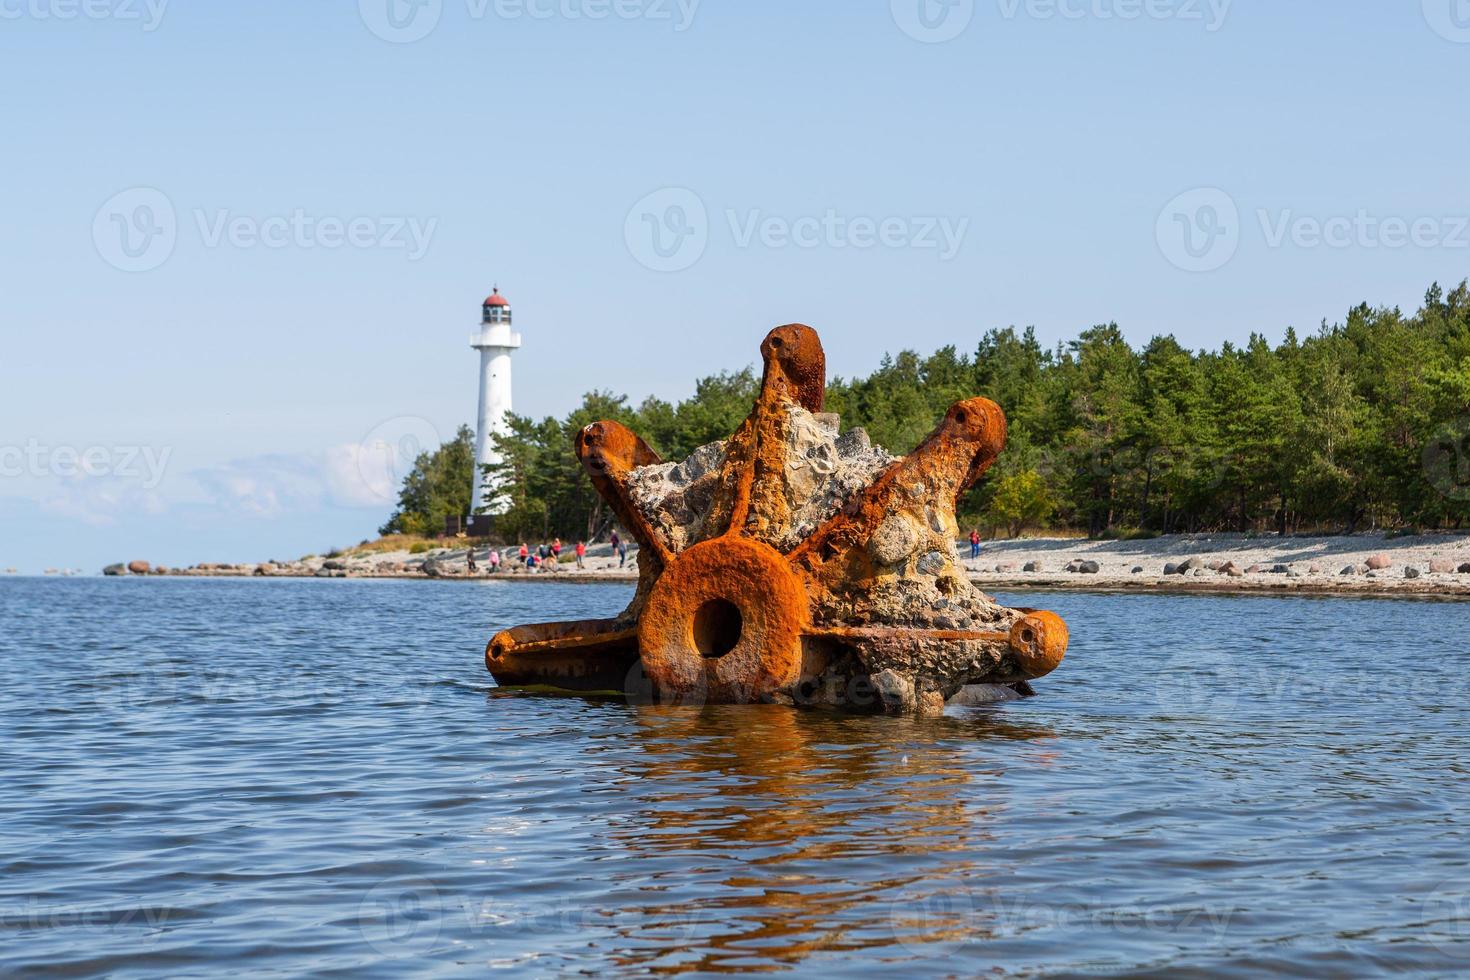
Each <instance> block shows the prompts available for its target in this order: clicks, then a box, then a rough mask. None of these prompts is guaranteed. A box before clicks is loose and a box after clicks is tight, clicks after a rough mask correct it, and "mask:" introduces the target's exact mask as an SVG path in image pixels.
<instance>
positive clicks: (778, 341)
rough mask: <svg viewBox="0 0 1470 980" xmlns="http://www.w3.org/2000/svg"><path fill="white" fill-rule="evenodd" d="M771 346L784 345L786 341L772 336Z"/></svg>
mask: <svg viewBox="0 0 1470 980" xmlns="http://www.w3.org/2000/svg"><path fill="white" fill-rule="evenodd" d="M771 346H772V347H784V346H786V341H784V340H782V339H781V338H780V337H772V338H771Z"/></svg>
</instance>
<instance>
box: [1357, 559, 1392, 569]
mask: <svg viewBox="0 0 1470 980" xmlns="http://www.w3.org/2000/svg"><path fill="white" fill-rule="evenodd" d="M1363 564H1365V565H1367V566H1368V567H1369V568H1371V569H1373V570H1374V571H1375V572H1379V571H1382V570H1383V569H1385V568H1390V567H1392V565H1393V561H1392V559H1390V558H1389V557H1388V556H1387V555H1374V556H1373V557H1371V558H1369V559H1368V560H1367V561H1366V562H1364V563H1363Z"/></svg>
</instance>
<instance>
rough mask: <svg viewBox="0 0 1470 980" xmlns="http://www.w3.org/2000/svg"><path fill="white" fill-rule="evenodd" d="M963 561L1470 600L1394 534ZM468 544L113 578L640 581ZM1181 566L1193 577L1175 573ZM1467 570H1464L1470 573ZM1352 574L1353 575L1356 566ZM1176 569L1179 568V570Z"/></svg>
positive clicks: (1082, 576) (1027, 572) (1179, 538)
mask: <svg viewBox="0 0 1470 980" xmlns="http://www.w3.org/2000/svg"><path fill="white" fill-rule="evenodd" d="M956 548H957V551H958V553H959V555H960V559H961V564H962V565H963V567H964V568H965V570H966V572H967V573H968V574H969V578H970V580H971V581H973V582H974V583H975V584H976V585H978V586H979V587H980V588H982V589H984V590H986V591H995V590H1011V589H1023V590H1031V589H1036V590H1057V591H1074V592H1075V591H1084V592H1120V593H1144V592H1152V593H1172V594H1214V595H1262V594H1264V595H1308V596H1310V595H1346V596H1364V597H1369V596H1372V597H1412V598H1423V597H1437V598H1447V599H1465V598H1470V533H1440V534H1426V535H1403V536H1396V537H1390V536H1387V535H1384V534H1374V533H1369V534H1359V535H1337V536H1322V537H1286V538H1279V537H1276V536H1274V535H1271V536H1262V537H1258V536H1251V535H1244V534H1210V535H1165V536H1162V537H1157V538H1147V539H1140V540H1135V541H1092V540H1086V539H1077V538H1019V539H1015V540H1006V541H990V542H984V543H983V545H982V550H981V554H980V557H979V558H978V559H971V558H970V557H969V554H970V552H969V543H968V542H958V543H957V544H956ZM466 555H467V550H466V548H465V547H463V546H461V547H445V548H436V549H432V550H429V551H427V552H424V553H422V554H418V555H415V554H412V553H410V552H408V551H386V552H371V551H364V550H358V551H349V552H347V553H345V554H342V555H338V556H335V557H330V558H323V557H317V556H313V557H309V558H305V559H302V560H300V561H296V562H282V563H274V562H265V563H246V564H215V563H205V564H201V565H196V566H193V567H190V568H186V569H164V570H160V569H156V568H153V567H152V566H148V565H147V564H146V563H144V562H133V563H130V564H131V566H132V568H133V569H134V571H133V572H129V571H128V567H129V566H128V565H115V566H109V569H108V574H113V575H129V576H131V577H140V572H139V571H137V570H140V569H141V570H143V571H142V572H141V575H147V576H149V577H155V576H158V575H166V576H168V577H188V578H242V577H262V578H393V579H423V580H431V579H432V580H447V581H503V582H560V583H564V584H568V585H589V584H629V583H633V582H636V581H637V578H638V570H637V549H636V548H634V549H632V550H630V551H629V554H628V562H627V565H626V567H623V568H620V567H619V566H618V560H617V558H616V556H614V555H613V554H612V553H611V549H610V548H609V547H608V546H607V545H600V546H596V547H594V548H592V549H590V550H589V553H588V555H587V557H586V559H585V564H586V567H585V568H582V569H579V568H577V567H576V565H575V564H574V562H575V559H572V558H570V557H568V556H567V553H566V552H565V551H564V552H563V557H562V560H561V562H560V563H559V564H558V565H557V566H556V567H557V568H558V569H560V570H558V571H536V572H530V571H526V570H525V569H524V568H523V567H522V566H520V565H519V564H515V565H513V566H512V569H513V570H510V571H500V572H497V573H495V574H490V573H489V572H488V571H487V570H486V569H487V567H488V566H487V562H486V561H485V560H484V557H483V555H484V552H483V551H482V550H481V549H478V548H477V549H476V555H477V561H478V568H477V571H476V573H474V574H471V573H470V572H469V570H468V566H467V563H466V560H465V559H466ZM1173 566H1182V567H1183V571H1182V573H1176V574H1167V575H1166V574H1164V573H1165V570H1166V568H1170V567H1173ZM1461 569H1464V571H1461ZM1349 570H1350V571H1349ZM1176 572H1177V569H1176Z"/></svg>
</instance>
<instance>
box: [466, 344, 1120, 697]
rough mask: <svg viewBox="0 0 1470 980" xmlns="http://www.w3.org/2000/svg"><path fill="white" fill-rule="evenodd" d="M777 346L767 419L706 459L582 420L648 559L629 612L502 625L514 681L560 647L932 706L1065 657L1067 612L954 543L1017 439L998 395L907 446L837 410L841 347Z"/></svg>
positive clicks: (661, 671) (770, 686) (504, 667)
mask: <svg viewBox="0 0 1470 980" xmlns="http://www.w3.org/2000/svg"><path fill="white" fill-rule="evenodd" d="M761 352H762V357H763V358H764V360H765V371H764V374H763V380H762V389H761V394H760V396H759V398H758V400H757V402H756V405H755V407H754V408H753V410H752V412H751V415H750V417H749V418H748V419H747V420H746V422H745V423H744V424H742V425H741V426H739V427H738V428H737V429H736V430H735V432H734V434H733V435H732V436H731V438H729V439H728V440H725V441H723V442H721V443H712V444H710V445H709V446H707V447H702V448H701V449H700V450H698V451H696V453H695V454H694V456H692V457H691V458H690V459H688V460H684V461H679V462H668V461H661V460H659V458H658V455H657V453H656V452H654V451H653V450H652V449H651V448H649V447H648V445H647V444H646V443H644V442H643V441H642V440H641V439H639V438H638V437H637V435H636V434H634V433H632V432H631V431H629V430H627V429H626V428H625V427H622V426H619V425H617V424H616V423H612V422H598V423H593V424H592V425H589V426H587V427H586V428H584V429H583V430H582V431H581V433H579V435H578V438H577V447H576V448H577V454H578V456H579V458H580V459H581V460H582V462H583V464H584V466H586V468H587V471H588V474H589V476H590V477H591V479H592V481H593V484H594V486H595V487H596V489H597V492H598V493H599V494H600V495H601V496H602V497H603V498H604V499H605V500H607V501H608V503H609V505H610V508H611V510H612V512H613V513H614V514H615V515H616V516H617V518H618V520H619V522H620V524H621V525H622V526H623V527H624V528H625V529H626V531H627V532H628V534H629V536H631V537H633V538H635V539H636V540H637V541H638V543H639V545H640V551H639V553H640V555H641V556H644V557H645V558H647V559H648V560H647V561H640V562H639V569H640V581H639V586H638V590H637V592H636V594H635V597H634V600H633V602H632V603H631V604H630V605H629V607H628V608H627V609H626V610H624V612H623V613H622V614H620V615H619V616H617V617H615V618H613V619H610V620H606V621H595V622H578V623H562V624H554V623H553V624H545V625H542V626H527V627H520V628H517V629H515V630H509V631H506V632H504V633H502V634H500V635H497V636H496V637H495V638H494V640H493V641H492V643H491V645H490V649H489V650H488V651H487V660H486V662H487V666H489V667H490V669H491V673H493V674H495V676H496V678H497V680H499V681H501V682H502V683H506V684H515V683H519V682H526V681H528V680H529V681H530V682H534V681H536V680H537V679H544V675H542V674H539V673H538V670H540V669H541V668H540V667H539V666H538V665H539V664H540V663H541V662H542V661H543V659H544V660H545V661H546V662H547V663H548V668H547V669H550V663H551V662H553V660H552V658H551V656H550V655H551V654H553V653H554V654H555V656H556V657H559V658H563V659H562V660H557V661H554V662H557V663H565V658H566V657H582V656H587V657H593V656H594V655H596V654H598V653H599V651H601V652H602V653H604V654H610V655H611V656H612V659H613V660H614V661H617V660H618V658H626V657H630V656H633V657H636V658H637V664H638V665H639V666H640V667H641V668H642V671H643V675H644V676H646V677H647V678H648V680H649V682H650V683H651V684H652V685H653V686H654V688H655V689H656V690H658V691H662V692H666V693H669V694H670V696H672V697H673V698H675V699H681V698H692V697H696V696H697V697H699V698H701V699H702V702H701V703H731V702H734V703H748V702H751V701H762V700H764V701H768V702H773V703H783V704H784V703H787V699H788V698H789V699H790V700H791V702H792V703H796V704H805V703H809V702H810V701H811V699H812V698H819V699H827V700H825V701H823V702H821V703H831V704H835V705H842V706H846V707H851V708H854V709H859V710H874V709H881V710H885V711H893V712H904V713H910V712H912V713H920V714H933V713H937V712H938V711H941V710H943V705H944V701H945V698H946V696H947V695H951V694H953V693H954V692H956V691H958V690H959V689H960V688H962V687H964V686H965V685H966V684H971V683H1005V684H1013V683H1019V682H1022V681H1025V680H1027V679H1034V678H1037V677H1041V676H1045V674H1047V673H1049V672H1050V671H1051V670H1053V669H1055V668H1056V666H1057V665H1058V664H1059V663H1060V661H1061V659H1062V656H1063V654H1064V652H1065V649H1066V643H1067V633H1066V627H1065V624H1064V623H1063V622H1062V621H1061V620H1060V619H1059V618H1058V617H1056V616H1054V615H1053V614H1051V613H1045V612H1034V611H1031V610H1022V609H1008V608H1005V607H1003V606H1001V605H1000V604H998V603H997V602H996V601H995V600H994V599H992V598H991V597H990V596H987V595H985V594H984V593H983V592H981V591H980V590H979V589H978V588H976V587H975V586H974V585H973V584H972V583H971V582H970V581H969V579H968V577H967V576H966V575H965V573H964V569H963V567H961V566H960V564H959V562H958V560H957V557H956V554H955V549H954V542H955V539H956V537H957V535H958V530H959V528H958V526H957V522H956V520H955V513H954V508H955V504H956V501H957V500H958V499H959V498H960V497H961V496H962V495H963V494H964V493H965V492H966V491H967V490H968V489H969V488H970V487H972V486H974V484H975V482H976V481H977V480H978V479H979V478H980V477H981V476H982V475H983V474H984V472H985V470H986V469H987V468H988V467H989V466H990V465H991V463H992V462H993V461H994V459H995V458H996V456H997V455H998V453H999V452H1000V451H1001V449H1002V447H1003V445H1004V441H1005V420H1004V415H1003V413H1002V412H1001V411H1000V408H999V406H997V405H995V404H994V403H993V402H990V401H988V400H986V399H983V398H972V399H966V400H964V401H961V402H957V403H956V404H955V405H954V406H952V407H951V408H950V410H949V411H948V412H947V413H946V415H945V418H944V419H943V420H942V421H941V422H940V423H939V425H938V426H937V427H936V428H935V430H934V431H933V432H932V433H931V434H930V436H929V437H928V438H926V439H925V440H924V441H923V442H922V443H921V444H920V445H919V446H918V447H917V448H916V449H915V450H914V451H913V452H912V453H910V454H909V455H908V456H905V457H895V456H892V455H890V454H889V453H887V452H885V451H884V450H883V449H882V448H880V447H876V446H873V445H872V442H871V440H870V439H869V437H868V435H867V433H865V432H862V431H860V430H851V431H849V432H847V433H842V432H841V426H840V420H839V419H838V418H837V417H836V416H835V415H833V414H832V413H827V412H824V411H822V404H823V399H822V382H823V379H824V370H825V360H824V355H823V354H822V352H821V348H820V343H819V342H818V341H817V339H816V335H815V333H814V332H813V331H811V330H810V328H807V327H802V326H800V325H789V326H786V327H779V328H777V329H776V330H774V331H772V332H771V334H770V335H768V337H767V339H766V341H765V342H764V343H763V344H762V348H761ZM1093 567H1094V568H1095V567H1096V566H1095V565H1094V566H1093ZM1090 570H1091V569H1090ZM632 634H636V649H632V648H631V647H630V643H631V642H632V640H633V635H632ZM604 638H605V639H604ZM563 647H565V648H566V649H565V650H563V649H562V648H563ZM518 651H521V652H518ZM595 662H596V661H589V669H591V664H592V663H595ZM619 662H620V661H619ZM591 680H592V679H591V678H589V683H591ZM596 680H597V682H598V683H606V681H610V682H611V683H613V684H616V683H619V681H618V679H617V678H607V679H606V681H605V680H604V679H603V678H600V677H599V678H596ZM603 689H605V687H604V688H603ZM864 692H866V693H864Z"/></svg>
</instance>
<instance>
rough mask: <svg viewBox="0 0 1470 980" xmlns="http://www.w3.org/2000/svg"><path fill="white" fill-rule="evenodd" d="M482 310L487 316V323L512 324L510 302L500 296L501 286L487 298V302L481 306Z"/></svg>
mask: <svg viewBox="0 0 1470 980" xmlns="http://www.w3.org/2000/svg"><path fill="white" fill-rule="evenodd" d="M480 309H481V311H482V312H483V313H484V315H485V322H486V323H509V322H510V300H508V299H506V298H505V297H504V296H502V295H500V287H499V286H496V287H495V291H494V292H493V293H491V294H490V295H489V296H486V297H485V302H484V303H483V304H481V307H480Z"/></svg>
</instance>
